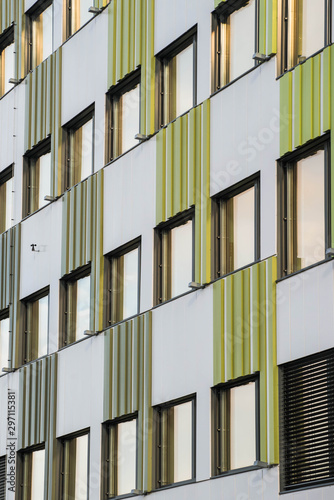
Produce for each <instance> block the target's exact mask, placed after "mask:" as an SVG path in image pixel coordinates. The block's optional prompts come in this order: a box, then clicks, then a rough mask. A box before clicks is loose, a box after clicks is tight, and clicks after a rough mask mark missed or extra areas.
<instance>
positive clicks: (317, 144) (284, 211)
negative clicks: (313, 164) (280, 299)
mask: <svg viewBox="0 0 334 500" xmlns="http://www.w3.org/2000/svg"><path fill="white" fill-rule="evenodd" d="M322 149H323V150H324V202H325V206H324V218H325V228H324V229H325V231H324V232H325V241H324V244H325V252H326V249H327V248H330V247H331V232H330V231H331V196H330V183H331V145H330V139H329V134H324V135H323V136H321V137H319V138H318V139H315V140H314V141H311V142H309V143H307V144H305V145H304V146H301V147H300V148H297V149H296V150H295V151H293V152H292V153H288V154H286V155H284V156H283V157H282V158H281V159H280V160H279V162H278V210H277V214H278V235H277V240H278V249H279V254H278V271H279V278H285V277H288V276H292V275H294V274H295V273H299V272H303V271H305V270H306V269H309V268H312V267H314V266H316V265H318V264H319V263H321V262H325V261H328V260H329V259H330V256H327V255H326V254H325V257H324V259H322V260H320V261H318V262H315V263H313V264H311V265H309V266H306V267H303V268H301V269H299V270H297V269H296V266H295V260H296V256H295V249H296V246H297V245H296V233H297V221H296V220H293V216H291V217H292V220H293V222H292V225H291V226H290V228H289V227H288V212H291V211H292V212H291V213H296V208H295V205H296V165H297V163H298V161H300V160H303V159H306V158H308V157H310V156H312V155H313V154H315V153H317V152H318V151H320V150H322ZM288 172H290V174H289V173H288ZM289 192H290V193H291V194H290V200H289ZM288 205H290V208H289V206H288ZM289 234H291V235H292V242H291V236H290V237H289ZM290 269H291V270H290Z"/></svg>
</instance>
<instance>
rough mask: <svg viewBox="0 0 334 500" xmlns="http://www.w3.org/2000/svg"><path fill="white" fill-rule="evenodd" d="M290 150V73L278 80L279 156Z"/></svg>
mask: <svg viewBox="0 0 334 500" xmlns="http://www.w3.org/2000/svg"><path fill="white" fill-rule="evenodd" d="M291 150H292V72H289V73H286V74H285V75H284V76H282V78H281V79H280V155H281V156H283V155H284V154H285V153H287V152H288V151H291Z"/></svg>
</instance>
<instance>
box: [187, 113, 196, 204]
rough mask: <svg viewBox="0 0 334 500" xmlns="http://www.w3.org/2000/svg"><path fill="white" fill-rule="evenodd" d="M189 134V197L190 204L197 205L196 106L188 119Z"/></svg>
mask: <svg viewBox="0 0 334 500" xmlns="http://www.w3.org/2000/svg"><path fill="white" fill-rule="evenodd" d="M188 129H189V130H188V136H189V170H188V179H189V187H188V193H189V194H188V197H189V206H192V205H195V157H196V108H192V109H191V110H190V112H189V119H188Z"/></svg>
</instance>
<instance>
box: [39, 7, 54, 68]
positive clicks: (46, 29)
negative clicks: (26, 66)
mask: <svg viewBox="0 0 334 500" xmlns="http://www.w3.org/2000/svg"><path fill="white" fill-rule="evenodd" d="M41 16H43V54H42V61H44V59H46V58H47V57H49V55H50V54H52V34H53V22H52V5H50V7H48V8H47V9H45V11H44V12H43V13H42V14H41Z"/></svg>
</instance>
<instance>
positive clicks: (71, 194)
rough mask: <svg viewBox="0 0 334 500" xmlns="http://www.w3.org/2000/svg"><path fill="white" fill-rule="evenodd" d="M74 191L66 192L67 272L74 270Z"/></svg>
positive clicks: (73, 189)
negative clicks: (67, 214)
mask: <svg viewBox="0 0 334 500" xmlns="http://www.w3.org/2000/svg"><path fill="white" fill-rule="evenodd" d="M76 194H77V193H76V189H75V187H74V188H72V189H71V190H70V191H69V192H68V196H69V198H70V200H69V202H70V213H69V221H68V222H67V223H68V224H69V239H68V245H69V247H70V249H69V270H70V271H72V269H75V225H76V224H75V222H76V214H75V205H76V204H75V199H76Z"/></svg>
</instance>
